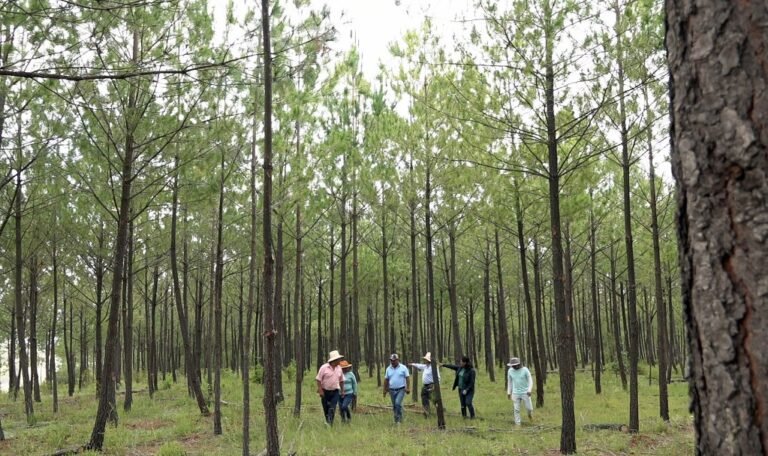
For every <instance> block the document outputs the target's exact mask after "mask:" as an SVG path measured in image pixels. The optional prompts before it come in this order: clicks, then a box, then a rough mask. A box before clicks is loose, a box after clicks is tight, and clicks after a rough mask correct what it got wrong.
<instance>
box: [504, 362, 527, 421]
mask: <svg viewBox="0 0 768 456" xmlns="http://www.w3.org/2000/svg"><path fill="white" fill-rule="evenodd" d="M507 366H509V370H508V371H507V396H508V397H509V399H511V400H512V401H513V403H514V406H515V425H517V426H520V403H521V402H522V403H523V404H525V409H526V410H528V418H529V419H531V420H533V404H531V390H532V389H533V378H532V377H531V371H529V370H528V368H527V367H525V366H523V365H522V364H520V359H519V358H512V359H510V360H509V364H507Z"/></svg>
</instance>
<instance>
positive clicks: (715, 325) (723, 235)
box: [666, 0, 768, 455]
mask: <svg viewBox="0 0 768 456" xmlns="http://www.w3.org/2000/svg"><path fill="white" fill-rule="evenodd" d="M666 9H667V25H668V29H667V50H668V59H669V66H670V75H671V81H670V82H671V84H670V85H671V89H672V90H671V94H672V107H671V111H672V127H673V128H672V154H671V157H672V164H673V171H674V176H675V179H676V181H677V190H678V192H677V194H678V210H679V212H678V224H679V225H678V236H679V239H680V244H681V246H680V263H681V264H680V266H681V273H682V274H681V275H682V289H683V310H684V316H685V323H686V326H687V327H688V331H687V339H688V345H689V347H690V350H691V362H690V366H691V374H690V382H691V392H692V396H693V397H692V402H691V403H692V412H693V415H694V421H695V424H696V434H697V438H696V452H697V454H750V455H757V454H768V352H766V350H765V347H766V345H768V332H766V328H768V282H767V281H766V280H767V279H766V275H765V273H764V270H763V269H762V268H764V266H765V265H766V264H768V237H767V236H766V233H768V219H767V218H766V216H765V207H766V199H768V179H766V170H768V123H766V118H768V92H766V86H768V64H766V60H765V52H766V48H768V33H766V25H765V24H766V23H768V3H766V2H763V1H754V2H730V1H725V0H700V1H697V2H695V4H693V2H691V1H690V0H669V1H667V6H666ZM725 400H727V406H725V405H724V401H725Z"/></svg>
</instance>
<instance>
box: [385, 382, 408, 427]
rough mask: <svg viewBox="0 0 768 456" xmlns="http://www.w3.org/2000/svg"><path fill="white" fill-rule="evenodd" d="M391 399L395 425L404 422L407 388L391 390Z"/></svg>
mask: <svg viewBox="0 0 768 456" xmlns="http://www.w3.org/2000/svg"><path fill="white" fill-rule="evenodd" d="M389 397H390V399H392V412H393V413H394V414H395V423H399V422H401V421H403V398H405V388H399V389H390V390H389Z"/></svg>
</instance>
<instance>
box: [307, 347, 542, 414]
mask: <svg viewBox="0 0 768 456" xmlns="http://www.w3.org/2000/svg"><path fill="white" fill-rule="evenodd" d="M422 360H423V361H424V362H423V363H408V366H410V367H412V368H414V369H416V370H418V371H421V373H422V375H421V394H420V396H421V406H422V408H423V413H424V416H425V417H428V416H429V415H431V404H432V403H433V402H434V401H435V395H434V391H435V383H440V381H441V380H442V379H441V377H440V369H439V367H445V368H448V369H451V370H453V371H455V372H456V377H455V378H454V380H453V390H457V389H458V394H459V403H460V404H461V416H462V417H464V418H469V419H474V418H475V407H474V404H473V400H474V397H475V378H476V376H477V373H476V371H475V369H474V367H473V366H472V362H471V360H470V359H469V357H468V356H464V357H462V358H461V361H460V363H459V364H437V365H436V366H434V368H433V365H432V354H431V353H430V352H427V354H425V355H424V356H423V357H422ZM389 363H390V365H389V366H387V369H386V371H385V373H384V388H383V395H384V396H386V395H387V394H389V397H390V400H391V401H392V413H393V415H394V419H395V423H398V424H399V423H401V422H402V420H403V400H404V399H405V396H406V395H407V394H409V393H410V392H411V388H410V384H409V377H410V372H409V370H408V367H406V366H405V365H403V364H402V363H400V356H398V354H397V353H393V354H392V355H390V357H389ZM507 367H509V369H508V370H507V397H508V398H509V399H510V400H511V401H512V402H513V408H514V417H515V424H516V425H517V426H520V424H521V418H520V409H521V407H522V406H524V407H525V409H526V411H527V412H528V418H529V419H531V420H532V419H533V405H532V402H531V392H532V390H533V378H532V376H531V372H530V370H528V368H527V367H525V366H523V365H522V363H521V362H520V359H519V358H511V359H510V360H509V363H508V364H507ZM435 374H437V375H436V376H437V379H435ZM315 381H316V382H317V394H318V395H319V396H320V400H321V403H322V406H323V415H324V416H325V422H326V423H327V424H329V425H332V424H333V419H334V415H335V413H336V406H337V405H339V408H340V410H341V418H342V421H343V422H349V421H350V420H351V419H352V414H351V412H350V407H351V405H352V403H353V401H354V400H355V398H356V397H357V380H356V378H355V374H354V373H353V372H352V364H349V363H348V362H347V361H346V360H345V359H344V356H342V355H341V354H340V353H339V352H338V351H337V350H334V351H332V352H331V353H330V355H329V356H328V362H327V363H325V364H323V365H322V366H321V367H320V369H319V370H318V372H317V376H316V377H315Z"/></svg>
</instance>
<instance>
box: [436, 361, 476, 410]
mask: <svg viewBox="0 0 768 456" xmlns="http://www.w3.org/2000/svg"><path fill="white" fill-rule="evenodd" d="M443 367H447V368H448V369H451V370H455V371H456V378H455V379H454V380H453V389H454V390H455V389H456V388H458V389H459V402H460V403H461V416H463V417H464V418H466V417H467V410H469V418H470V419H474V418H475V407H474V405H472V399H474V397H475V375H476V374H475V369H474V368H473V367H472V362H471V361H470V360H469V357H468V356H464V357H462V358H461V364H460V365H458V366H457V365H455V364H443Z"/></svg>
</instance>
